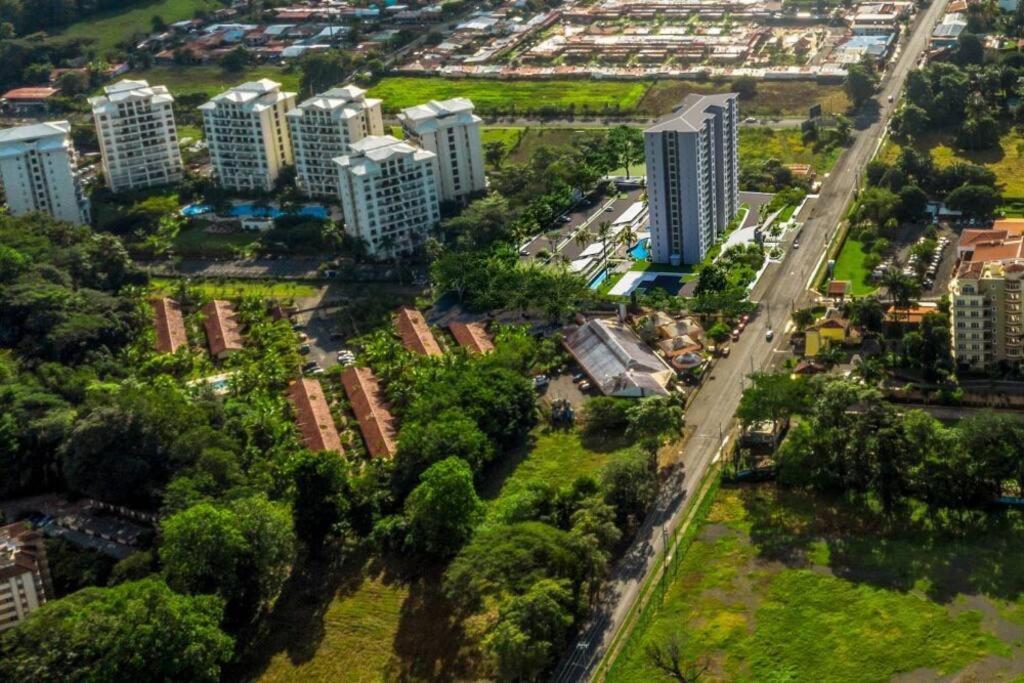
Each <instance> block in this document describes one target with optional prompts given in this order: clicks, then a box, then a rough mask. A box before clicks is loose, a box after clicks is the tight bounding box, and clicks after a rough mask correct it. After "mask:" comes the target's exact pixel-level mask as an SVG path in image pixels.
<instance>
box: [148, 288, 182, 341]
mask: <svg viewBox="0 0 1024 683" xmlns="http://www.w3.org/2000/svg"><path fill="white" fill-rule="evenodd" d="M150 304H151V305H152V306H153V329H154V331H155V332H156V344H155V346H156V350H157V351H159V352H160V353H174V352H175V351H177V350H178V349H179V348H181V347H182V346H188V335H187V334H186V333H185V318H184V317H183V316H182V315H181V305H180V304H179V303H178V302H177V301H175V300H174V299H168V298H167V297H159V298H156V299H152V300H151V301H150Z"/></svg>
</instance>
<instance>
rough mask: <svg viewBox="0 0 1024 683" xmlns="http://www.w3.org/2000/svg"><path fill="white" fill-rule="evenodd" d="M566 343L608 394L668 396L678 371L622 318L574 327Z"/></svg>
mask: <svg viewBox="0 0 1024 683" xmlns="http://www.w3.org/2000/svg"><path fill="white" fill-rule="evenodd" d="M563 343H564V344H565V348H566V349H567V350H568V351H569V353H571V354H572V355H573V357H574V358H575V359H576V361H577V362H578V363H579V364H580V365H581V366H582V367H583V369H584V371H585V372H586V373H587V375H589V376H590V378H591V379H592V380H593V381H594V383H595V384H596V385H597V386H598V388H600V389H601V392H602V393H604V394H607V395H618V394H640V395H651V394H658V395H662V396H666V395H668V381H669V379H671V378H672V377H673V376H674V375H675V372H674V371H673V370H672V368H671V367H669V365H668V364H667V363H666V362H665V361H664V360H663V359H662V358H661V357H660V356H658V355H657V354H655V353H654V352H653V351H652V350H651V349H650V348H649V347H648V346H647V345H646V344H644V343H643V341H641V340H640V338H639V337H638V336H636V334H635V333H634V332H633V331H632V330H631V329H629V328H628V327H626V326H625V325H623V324H622V323H620V322H618V321H614V320H601V319H595V320H591V321H589V322H587V323H586V324H584V325H581V326H579V327H577V328H575V329H570V330H569V331H568V333H567V334H566V337H565V341H564V342H563Z"/></svg>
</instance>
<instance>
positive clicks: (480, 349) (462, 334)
mask: <svg viewBox="0 0 1024 683" xmlns="http://www.w3.org/2000/svg"><path fill="white" fill-rule="evenodd" d="M448 329H449V330H451V332H452V336H453V337H455V341H457V342H458V343H459V346H461V347H462V348H464V349H467V350H468V351H469V352H470V353H476V354H485V353H490V352H491V351H493V350H494V343H493V342H492V341H491V338H490V337H489V336H488V335H487V329H486V328H485V327H484V326H483V323H477V322H472V323H459V322H456V323H452V324H451V325H449V326H448Z"/></svg>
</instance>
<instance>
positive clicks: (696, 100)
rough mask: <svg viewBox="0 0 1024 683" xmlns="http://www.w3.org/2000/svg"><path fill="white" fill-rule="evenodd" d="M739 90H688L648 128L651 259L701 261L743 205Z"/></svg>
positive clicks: (659, 260)
mask: <svg viewBox="0 0 1024 683" xmlns="http://www.w3.org/2000/svg"><path fill="white" fill-rule="evenodd" d="M738 124H739V113H738V110H737V95H736V94H734V93H730V94H724V95H707V96H701V95H687V96H686V98H684V99H683V103H682V104H681V105H680V106H679V107H678V108H676V110H675V111H674V112H672V113H671V114H669V115H668V116H666V117H665V118H664V119H662V120H661V121H659V122H658V123H656V124H655V125H654V126H652V127H651V128H648V129H647V130H646V131H644V153H645V155H646V158H647V205H648V208H649V212H650V221H651V258H652V260H653V261H654V262H655V263H669V264H672V265H679V264H681V263H685V264H695V263H700V261H701V260H702V259H703V258H704V256H705V254H707V251H708V249H709V248H710V247H711V246H712V245H713V244H714V243H715V240H716V239H717V238H718V237H719V236H720V235H721V234H722V233H723V232H724V231H725V228H726V226H728V224H729V221H730V220H732V218H733V216H735V215H736V211H737V209H738V208H739V156H738V153H737V141H736V135H737V127H738Z"/></svg>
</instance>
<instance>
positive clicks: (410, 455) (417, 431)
mask: <svg viewBox="0 0 1024 683" xmlns="http://www.w3.org/2000/svg"><path fill="white" fill-rule="evenodd" d="M448 457H456V458H460V459H462V460H464V461H466V462H467V463H468V464H469V466H470V468H471V469H472V470H473V471H474V472H479V471H480V470H481V469H482V468H483V466H484V465H486V464H487V463H488V462H490V460H491V459H492V458H493V457H494V446H493V445H492V444H491V442H490V441H489V440H488V438H487V435H485V434H484V433H483V432H481V431H480V429H479V427H477V425H476V423H475V422H474V421H473V420H472V419H471V418H470V417H468V416H467V415H464V414H463V413H462V412H460V411H459V410H456V409H450V410H445V411H443V412H442V413H440V414H439V415H435V416H433V417H432V418H430V419H429V420H427V421H419V420H406V421H405V422H403V423H402V428H401V430H400V431H399V432H398V452H397V453H396V454H395V467H394V470H393V475H392V478H393V481H394V490H395V494H396V495H397V496H398V497H399V498H404V497H405V495H406V494H407V493H408V492H409V491H410V490H412V488H413V487H414V486H415V485H416V482H418V481H419V478H420V475H421V474H422V473H423V472H424V471H425V470H426V469H427V468H428V467H430V466H431V465H433V464H434V463H436V462H439V461H441V460H444V459H445V458H448Z"/></svg>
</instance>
